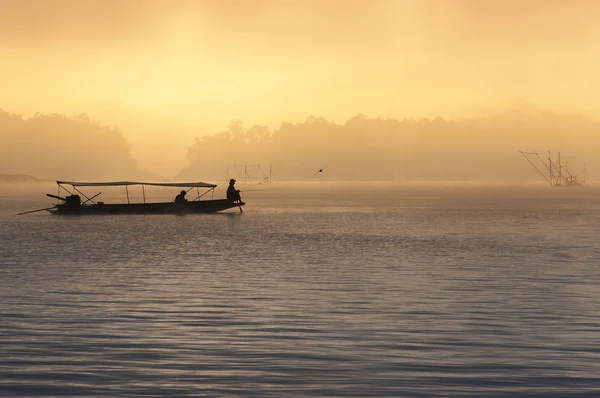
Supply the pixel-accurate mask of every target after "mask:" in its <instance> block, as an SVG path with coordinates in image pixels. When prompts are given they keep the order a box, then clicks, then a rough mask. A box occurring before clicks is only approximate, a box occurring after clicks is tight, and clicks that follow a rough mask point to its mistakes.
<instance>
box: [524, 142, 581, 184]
mask: <svg viewBox="0 0 600 398" xmlns="http://www.w3.org/2000/svg"><path fill="white" fill-rule="evenodd" d="M519 152H520V153H521V155H523V157H524V158H525V159H526V160H527V161H528V162H529V164H531V165H532V166H533V168H534V169H535V170H536V171H537V172H538V173H539V174H540V175H541V176H542V177H543V178H544V180H546V182H548V183H549V184H550V186H552V187H563V186H566V187H580V186H583V185H585V183H586V178H585V174H586V167H585V163H584V164H583V168H584V172H583V173H584V174H583V175H584V177H580V176H579V175H577V174H576V173H575V171H573V169H572V168H571V167H569V164H568V162H565V163H564V164H562V163H561V160H560V152H558V159H557V160H553V159H552V152H551V151H548V159H547V162H546V161H544V160H543V159H542V158H541V157H540V155H539V154H538V153H537V152H536V151H533V152H523V151H519ZM532 159H533V161H532ZM536 164H537V165H536ZM538 166H539V167H538ZM540 169H541V170H540Z"/></svg>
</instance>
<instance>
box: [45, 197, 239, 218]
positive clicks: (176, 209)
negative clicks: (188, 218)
mask: <svg viewBox="0 0 600 398" xmlns="http://www.w3.org/2000/svg"><path fill="white" fill-rule="evenodd" d="M243 205H244V203H243V202H242V203H237V202H235V203H234V202H232V201H230V200H227V199H215V200H201V201H196V202H186V203H173V202H162V203H131V204H129V203H117V204H104V203H100V204H93V205H83V206H72V205H66V204H60V205H57V206H56V207H54V208H52V209H49V210H48V211H49V212H50V213H52V214H54V215H58V216H63V215H65V216H67V215H76V216H83V215H114V214H194V213H218V212H221V211H224V210H227V209H231V208H236V207H240V210H241V206H243Z"/></svg>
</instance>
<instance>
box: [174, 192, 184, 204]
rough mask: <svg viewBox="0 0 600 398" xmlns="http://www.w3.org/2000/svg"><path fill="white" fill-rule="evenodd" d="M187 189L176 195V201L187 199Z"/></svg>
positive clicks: (180, 201)
mask: <svg viewBox="0 0 600 398" xmlns="http://www.w3.org/2000/svg"><path fill="white" fill-rule="evenodd" d="M185 194H186V192H185V191H181V192H180V193H179V195H177V196H175V203H185V202H187V199H186V198H185Z"/></svg>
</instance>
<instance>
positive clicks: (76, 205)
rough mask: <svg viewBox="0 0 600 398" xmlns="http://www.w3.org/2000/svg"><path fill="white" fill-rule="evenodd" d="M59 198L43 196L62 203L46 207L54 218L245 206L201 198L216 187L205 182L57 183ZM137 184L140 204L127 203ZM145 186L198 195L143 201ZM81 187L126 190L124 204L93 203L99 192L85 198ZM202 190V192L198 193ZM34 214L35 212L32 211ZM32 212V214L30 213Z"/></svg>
mask: <svg viewBox="0 0 600 398" xmlns="http://www.w3.org/2000/svg"><path fill="white" fill-rule="evenodd" d="M56 183H57V184H58V195H52V194H46V195H47V196H49V197H51V198H55V199H58V200H60V201H61V203H59V204H57V205H55V206H53V207H49V208H47V209H41V210H47V211H49V212H50V213H52V214H55V215H107V214H190V213H218V212H220V211H223V210H227V209H231V208H234V207H239V209H240V211H241V210H242V206H243V205H244V204H245V203H244V202H242V201H241V200H240V201H231V200H228V199H204V200H201V198H202V197H203V196H205V195H206V194H208V193H212V195H213V196H214V189H215V188H216V185H215V184H208V183H205V182H183V183H156V182H135V181H117V182H69V181H57V182H56ZM132 185H138V186H141V188H142V195H143V202H142V203H131V202H130V200H129V187H130V186H132ZM146 186H157V187H171V188H184V189H187V190H185V193H188V192H190V191H191V190H193V189H196V192H197V196H196V198H194V199H193V200H186V201H182V202H177V201H172V202H153V203H147V202H146ZM81 187H125V194H126V196H127V203H104V202H102V201H95V200H94V199H95V198H96V197H98V196H99V195H100V194H101V193H97V194H96V195H93V196H87V195H85V194H84V193H83V192H81V190H80V189H79V188H81ZM63 190H64V191H65V192H66V193H68V195H66V196H65V197H63V196H61V193H62V192H61V191H63ZM201 190H202V191H201ZM34 211H35V210H34ZM32 212H33V211H32Z"/></svg>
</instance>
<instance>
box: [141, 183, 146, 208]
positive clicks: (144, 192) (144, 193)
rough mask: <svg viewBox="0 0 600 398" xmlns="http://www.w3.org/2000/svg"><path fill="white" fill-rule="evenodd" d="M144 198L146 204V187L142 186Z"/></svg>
mask: <svg viewBox="0 0 600 398" xmlns="http://www.w3.org/2000/svg"><path fill="white" fill-rule="evenodd" d="M142 196H143V197H144V204H145V203H146V186H145V185H144V184H142Z"/></svg>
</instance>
